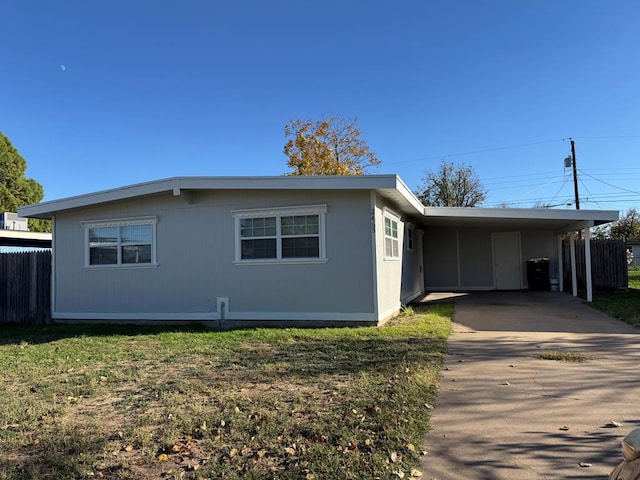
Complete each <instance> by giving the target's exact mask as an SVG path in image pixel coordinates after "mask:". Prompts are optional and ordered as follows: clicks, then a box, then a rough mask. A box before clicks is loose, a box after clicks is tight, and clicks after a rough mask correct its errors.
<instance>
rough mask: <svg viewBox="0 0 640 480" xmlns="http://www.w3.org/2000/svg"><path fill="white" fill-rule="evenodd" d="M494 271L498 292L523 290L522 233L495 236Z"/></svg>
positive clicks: (505, 233)
mask: <svg viewBox="0 0 640 480" xmlns="http://www.w3.org/2000/svg"><path fill="white" fill-rule="evenodd" d="M493 267H494V268H493V271H494V275H495V281H496V289H498V290H520V289H521V288H522V255H521V254H520V232H501V233H494V234H493Z"/></svg>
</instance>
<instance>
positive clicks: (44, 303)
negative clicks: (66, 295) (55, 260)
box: [0, 251, 51, 325]
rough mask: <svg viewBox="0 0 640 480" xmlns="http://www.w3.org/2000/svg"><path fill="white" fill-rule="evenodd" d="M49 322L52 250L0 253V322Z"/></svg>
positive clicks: (33, 323) (35, 323)
mask: <svg viewBox="0 0 640 480" xmlns="http://www.w3.org/2000/svg"><path fill="white" fill-rule="evenodd" d="M50 322H51V252H50V251H41V252H25V253H1V254H0V324H2V323H21V324H25V325H27V324H28V325H38V324H44V323H50Z"/></svg>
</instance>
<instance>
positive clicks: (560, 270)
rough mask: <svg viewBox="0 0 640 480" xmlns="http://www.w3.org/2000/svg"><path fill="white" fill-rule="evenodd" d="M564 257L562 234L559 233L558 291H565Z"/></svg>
mask: <svg viewBox="0 0 640 480" xmlns="http://www.w3.org/2000/svg"><path fill="white" fill-rule="evenodd" d="M563 263H564V259H563V258H562V235H558V291H559V292H564V265H563Z"/></svg>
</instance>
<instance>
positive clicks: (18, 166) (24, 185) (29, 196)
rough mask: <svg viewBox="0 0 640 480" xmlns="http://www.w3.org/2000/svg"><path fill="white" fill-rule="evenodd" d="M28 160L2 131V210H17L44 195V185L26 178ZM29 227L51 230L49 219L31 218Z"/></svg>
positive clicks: (0, 195) (33, 229)
mask: <svg viewBox="0 0 640 480" xmlns="http://www.w3.org/2000/svg"><path fill="white" fill-rule="evenodd" d="M26 171H27V161H26V160H25V159H24V158H22V157H21V156H20V154H19V153H18V150H16V148H15V147H14V146H13V145H12V144H11V142H10V141H9V139H8V138H7V137H6V136H4V135H3V134H2V133H1V132H0V211H1V212H17V211H18V207H22V206H24V205H30V204H32V203H38V202H39V201H40V200H42V198H43V197H44V189H43V188H42V185H40V184H39V183H38V182H36V181H35V180H34V179H32V178H26V177H25V172H26ZM29 229H30V230H32V231H36V232H47V231H50V230H51V227H50V222H49V221H47V220H39V219H33V218H30V219H29Z"/></svg>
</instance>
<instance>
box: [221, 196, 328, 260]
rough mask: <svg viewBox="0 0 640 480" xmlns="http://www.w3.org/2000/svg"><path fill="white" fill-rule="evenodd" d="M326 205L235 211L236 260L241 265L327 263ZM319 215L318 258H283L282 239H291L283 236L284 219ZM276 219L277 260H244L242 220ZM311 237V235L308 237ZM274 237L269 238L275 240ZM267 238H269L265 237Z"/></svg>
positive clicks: (233, 212)
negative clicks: (282, 222) (282, 220)
mask: <svg viewBox="0 0 640 480" xmlns="http://www.w3.org/2000/svg"><path fill="white" fill-rule="evenodd" d="M326 213H327V206H326V205H307V206H300V207H279V208H259V209H251V210H234V211H232V212H231V216H232V217H233V221H234V235H235V260H234V263H236V264H239V265H256V264H274V263H278V264H281V263H287V264H288V263H296V264H299V263H325V262H326V261H327V251H326V232H325V215H326ZM304 215H317V216H318V257H294V258H286V257H284V258H283V256H282V239H283V238H289V237H288V236H287V235H282V225H281V219H282V217H292V216H304ZM268 217H275V218H276V235H275V236H274V237H275V239H276V257H275V258H247V259H243V258H242V237H241V234H240V233H241V232H240V223H241V222H240V220H242V219H246V218H268ZM307 236H309V235H307ZM274 237H272V236H270V237H268V238H274ZM265 238H267V237H265Z"/></svg>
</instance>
